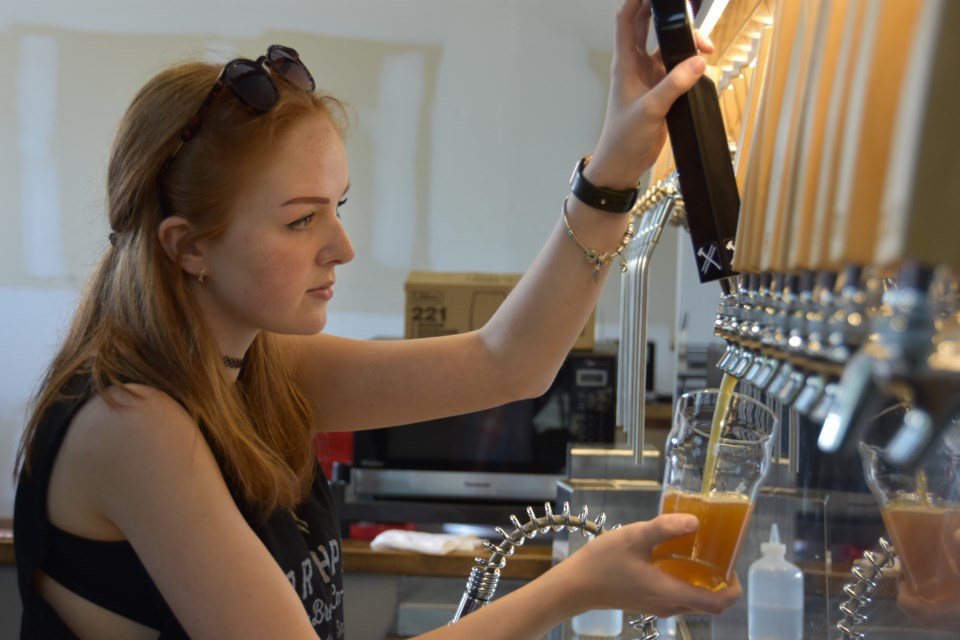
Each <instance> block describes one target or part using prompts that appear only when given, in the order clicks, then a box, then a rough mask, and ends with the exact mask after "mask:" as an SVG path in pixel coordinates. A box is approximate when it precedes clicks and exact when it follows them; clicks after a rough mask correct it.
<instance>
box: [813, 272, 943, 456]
mask: <svg viewBox="0 0 960 640" xmlns="http://www.w3.org/2000/svg"><path fill="white" fill-rule="evenodd" d="M933 275H934V273H933V271H932V270H931V269H928V268H923V267H919V266H917V265H913V264H908V265H906V266H905V267H904V268H903V269H902V270H901V272H900V274H899V275H898V278H897V287H896V288H895V289H889V290H887V291H885V292H884V293H883V307H882V308H878V309H876V310H875V312H874V313H873V314H872V317H871V322H870V334H869V339H868V340H867V341H866V342H865V344H864V345H863V346H862V347H861V348H860V349H859V350H858V351H857V352H856V353H855V354H854V355H853V357H851V358H850V361H849V363H848V364H847V367H846V368H845V370H844V373H843V376H842V377H841V379H840V390H839V391H838V394H837V400H836V402H835V403H834V406H833V407H832V408H831V409H830V411H829V414H828V415H827V418H826V420H825V423H824V426H823V429H822V431H821V433H820V438H819V441H818V444H819V446H820V448H821V450H823V451H826V452H836V451H839V450H841V449H843V448H845V447H847V446H849V445H848V443H849V442H852V441H854V440H859V439H860V438H858V437H856V438H855V437H854V432H859V431H861V430H862V429H863V427H864V424H863V423H864V419H865V418H868V417H869V416H872V415H874V414H875V413H876V412H877V410H878V409H879V408H880V407H881V406H882V403H883V402H885V401H887V402H889V401H890V399H891V398H893V399H896V400H899V401H902V402H905V403H907V404H908V405H909V407H910V409H909V411H908V412H907V414H906V415H905V416H904V419H903V425H902V426H901V427H900V429H899V430H898V431H897V432H896V433H895V434H894V435H893V436H892V437H891V438H890V439H889V440H888V441H887V443H886V447H885V450H884V454H883V455H884V457H885V458H886V459H887V461H888V462H890V463H891V464H893V465H894V466H896V467H899V468H902V469H906V470H909V469H913V468H914V467H915V466H916V465H917V464H918V463H919V462H920V460H921V459H922V458H923V456H924V455H925V454H926V452H927V451H928V450H929V448H930V447H931V445H933V444H934V443H935V442H936V441H937V436H938V435H939V433H940V432H941V431H942V430H943V429H944V428H946V426H948V425H949V424H950V421H951V419H952V418H953V417H955V416H956V415H957V414H958V413H960V397H958V394H957V390H958V389H960V327H958V324H957V322H956V314H955V313H947V314H945V313H944V311H943V310H944V307H945V306H949V305H950V302H945V301H944V298H943V296H940V295H937V292H938V291H942V290H943V289H944V287H942V286H932V285H933V284H934V283H933ZM946 277H949V276H946ZM869 290H870V289H867V291H869ZM877 290H879V287H878V286H876V285H875V286H874V287H873V291H877ZM864 299H865V300H866V299H867V297H866V296H864ZM857 435H860V434H859V433H858V434H857Z"/></svg>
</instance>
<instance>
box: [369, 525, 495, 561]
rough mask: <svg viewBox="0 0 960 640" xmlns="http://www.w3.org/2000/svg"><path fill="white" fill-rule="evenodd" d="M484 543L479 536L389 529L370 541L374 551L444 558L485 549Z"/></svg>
mask: <svg viewBox="0 0 960 640" xmlns="http://www.w3.org/2000/svg"><path fill="white" fill-rule="evenodd" d="M483 542H484V541H483V540H481V539H480V538H478V537H477V536H471V535H454V534H451V533H428V532H426V531H406V530H404V529H387V530H386V531H382V532H380V533H379V534H377V537H376V538H374V539H373V540H371V541H370V548H371V549H373V550H374V551H379V550H382V549H398V550H401V551H417V552H419V553H427V554H430V555H434V556H442V555H446V554H448V553H450V552H452V551H476V550H477V549H480V548H482V547H483Z"/></svg>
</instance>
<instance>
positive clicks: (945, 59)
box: [875, 0, 960, 267]
mask: <svg viewBox="0 0 960 640" xmlns="http://www.w3.org/2000/svg"><path fill="white" fill-rule="evenodd" d="M922 4H923V15H922V16H921V19H920V21H919V23H918V29H917V35H916V37H915V39H914V45H913V47H912V50H911V51H910V53H909V55H905V56H904V57H908V58H909V68H908V71H907V73H906V81H905V82H904V83H903V85H902V100H901V102H900V108H899V113H898V119H897V123H896V131H897V134H896V138H895V140H894V142H893V149H892V152H891V156H890V165H889V168H888V179H887V181H886V184H885V185H884V187H885V188H884V198H883V203H882V206H881V219H880V225H879V227H880V228H879V233H878V236H879V237H878V243H877V251H876V256H875V260H876V261H877V262H878V263H879V264H881V265H885V266H891V267H896V266H897V265H899V264H900V263H901V262H902V261H904V260H914V261H918V262H920V263H922V264H926V265H930V266H933V265H937V264H949V265H952V266H954V267H960V250H958V246H957V243H958V239H960V215H958V213H957V207H958V203H960V162H958V160H957V149H958V148H960V126H958V125H957V116H956V108H957V106H956V105H957V104H958V100H960V95H958V94H960V89H958V87H960V66H958V64H957V61H958V60H960V38H958V37H957V35H956V34H957V33H958V29H960V3H958V2H955V1H954V0H926V1H925V2H923V3H922Z"/></svg>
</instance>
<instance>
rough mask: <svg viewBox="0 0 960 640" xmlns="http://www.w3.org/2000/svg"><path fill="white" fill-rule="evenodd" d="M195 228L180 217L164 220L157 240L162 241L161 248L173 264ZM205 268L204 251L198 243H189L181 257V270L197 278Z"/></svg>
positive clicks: (158, 231)
mask: <svg viewBox="0 0 960 640" xmlns="http://www.w3.org/2000/svg"><path fill="white" fill-rule="evenodd" d="M192 228H193V225H191V224H190V223H189V222H188V221H187V220H186V219H185V218H181V217H180V216H170V217H168V218H164V220H163V222H161V223H160V228H159V229H158V230H157V239H159V240H160V246H161V247H163V251H164V253H166V254H167V257H168V258H170V261H171V262H173V261H175V260H176V259H177V251H178V249H179V248H180V245H181V244H182V243H183V241H184V238H185V237H186V236H187V234H188V233H189V232H190V230H191V229H192ZM203 266H204V255H203V251H201V250H200V247H199V246H198V245H197V243H196V242H188V243H186V244H184V245H183V255H182V256H181V257H180V268H181V269H183V270H184V271H186V272H187V273H189V274H190V275H192V276H194V277H197V276H199V275H200V270H201V268H203Z"/></svg>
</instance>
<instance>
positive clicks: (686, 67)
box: [585, 0, 713, 188]
mask: <svg viewBox="0 0 960 640" xmlns="http://www.w3.org/2000/svg"><path fill="white" fill-rule="evenodd" d="M650 17H651V9H650V0H624V3H623V5H622V6H621V7H620V11H619V12H618V14H617V24H616V37H615V43H614V52H613V64H612V66H611V85H610V96H609V98H608V100H607V113H606V117H605V119H604V124H603V130H602V132H601V134H600V140H599V142H598V143H597V147H596V149H595V150H594V152H593V160H592V161H591V162H590V164H588V165H587V168H586V169H585V175H586V177H587V179H589V180H590V181H591V182H593V183H594V184H598V185H602V186H605V187H609V188H631V187H634V186H636V184H637V181H638V180H639V179H640V177H641V176H642V175H643V173H644V172H645V171H646V170H647V169H648V168H649V167H650V166H651V165H653V163H654V161H656V159H657V156H658V155H659V154H660V150H661V148H662V147H663V143H664V142H665V141H666V138H667V128H666V124H665V122H664V118H665V117H666V115H667V111H668V110H669V109H670V106H671V105H673V103H674V101H675V100H676V99H677V98H678V97H680V96H681V95H683V94H684V93H686V92H687V91H688V90H689V89H690V88H691V87H692V86H693V85H694V84H695V83H696V82H697V80H698V79H699V78H700V76H702V75H703V72H704V70H705V69H706V61H705V60H704V59H703V58H701V57H700V56H693V57H691V58H689V59H688V60H686V61H684V62H683V63H681V64H679V65H677V66H676V67H675V68H674V69H673V71H671V72H670V73H669V74H667V73H666V71H665V68H664V65H663V60H662V58H661V57H660V51H659V49H657V50H656V51H655V52H654V53H653V54H648V53H647V51H646V42H647V34H648V33H649V30H650ZM696 35H697V46H698V47H699V49H700V50H701V51H704V52H706V53H712V52H713V43H712V42H710V40H709V39H708V38H706V37H704V36H701V35H700V34H699V33H697V34H696Z"/></svg>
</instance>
